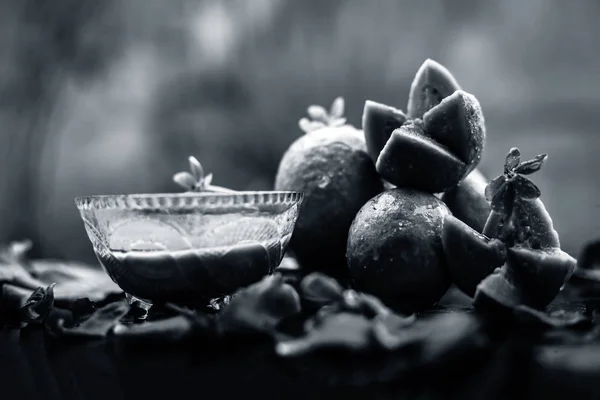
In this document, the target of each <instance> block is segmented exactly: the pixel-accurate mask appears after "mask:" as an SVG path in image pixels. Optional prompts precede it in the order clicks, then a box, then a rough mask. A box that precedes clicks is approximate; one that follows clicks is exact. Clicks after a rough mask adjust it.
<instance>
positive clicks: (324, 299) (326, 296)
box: [299, 272, 343, 306]
mask: <svg viewBox="0 0 600 400" xmlns="http://www.w3.org/2000/svg"><path fill="white" fill-rule="evenodd" d="M299 292H300V296H301V297H302V299H304V300H305V301H308V302H310V303H311V304H314V305H317V306H323V305H327V304H331V303H333V302H335V301H339V300H341V299H342V298H343V289H342V287H341V286H340V284H339V283H338V282H337V281H336V280H335V279H333V278H330V277H328V276H326V275H324V274H321V273H319V272H313V273H311V274H309V275H307V276H306V277H305V278H304V279H303V280H302V282H301V283H300V288H299Z"/></svg>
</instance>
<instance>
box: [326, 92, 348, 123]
mask: <svg viewBox="0 0 600 400" xmlns="http://www.w3.org/2000/svg"><path fill="white" fill-rule="evenodd" d="M345 106H346V104H345V102H344V98H343V97H341V96H340V97H337V98H336V99H335V100H333V103H332V104H331V111H329V116H330V117H331V118H334V119H337V118H340V117H342V116H343V115H344V108H345Z"/></svg>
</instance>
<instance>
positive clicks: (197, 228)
mask: <svg viewBox="0 0 600 400" xmlns="http://www.w3.org/2000/svg"><path fill="white" fill-rule="evenodd" d="M302 199H303V194H302V193H299V192H235V193H208V192H200V193H183V194H179V193H178V194H134V195H115V196H91V197H78V198H76V199H75V204H76V205H77V208H78V209H79V212H80V214H81V218H82V219H83V222H84V224H85V229H86V232H87V234H88V237H89V238H90V241H91V242H92V245H93V247H94V251H95V253H96V256H97V257H98V259H99V260H100V263H101V264H102V266H103V267H104V269H105V271H106V272H107V273H108V275H109V276H110V277H111V278H112V279H113V280H114V281H115V282H116V283H117V284H118V285H119V286H120V287H121V289H123V291H124V292H125V293H127V294H128V295H129V296H132V297H134V298H137V299H139V300H141V301H143V302H146V303H151V302H165V301H170V302H178V303H182V304H190V305H196V304H201V303H206V302H208V301H210V300H211V299H214V298H219V297H221V296H225V295H228V294H231V293H233V292H234V291H235V290H236V289H238V288H240V287H243V286H247V285H250V284H252V283H254V282H257V281H259V280H260V279H261V278H262V277H264V276H265V275H268V274H270V273H272V271H273V269H274V268H275V267H277V266H278V265H279V263H280V262H281V259H282V257H283V254H284V252H285V249H286V247H287V244H288V243H289V240H290V238H291V236H292V233H293V230H294V225H295V223H296V220H297V218H298V212H299V207H300V204H301V203H302Z"/></svg>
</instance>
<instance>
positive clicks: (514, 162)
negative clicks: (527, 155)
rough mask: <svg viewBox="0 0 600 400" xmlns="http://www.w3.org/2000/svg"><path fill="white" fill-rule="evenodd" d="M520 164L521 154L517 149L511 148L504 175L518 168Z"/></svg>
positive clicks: (505, 163) (507, 156)
mask: <svg viewBox="0 0 600 400" xmlns="http://www.w3.org/2000/svg"><path fill="white" fill-rule="evenodd" d="M520 162H521V152H520V151H519V149H517V148H516V147H513V148H511V149H510V150H509V152H508V154H507V155H506V161H505V162H504V173H505V174H506V173H508V172H509V171H512V170H513V169H515V168H517V166H518V165H519V163H520Z"/></svg>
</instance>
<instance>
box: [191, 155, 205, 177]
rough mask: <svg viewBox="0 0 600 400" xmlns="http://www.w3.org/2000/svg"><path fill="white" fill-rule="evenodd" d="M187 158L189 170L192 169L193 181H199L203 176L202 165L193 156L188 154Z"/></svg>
mask: <svg viewBox="0 0 600 400" xmlns="http://www.w3.org/2000/svg"><path fill="white" fill-rule="evenodd" d="M188 160H189V162H190V171H192V175H193V177H194V181H195V182H200V181H201V180H202V178H204V169H203V168H202V165H201V164H200V162H199V161H198V160H197V159H196V157H194V156H190V157H189V158H188Z"/></svg>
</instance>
